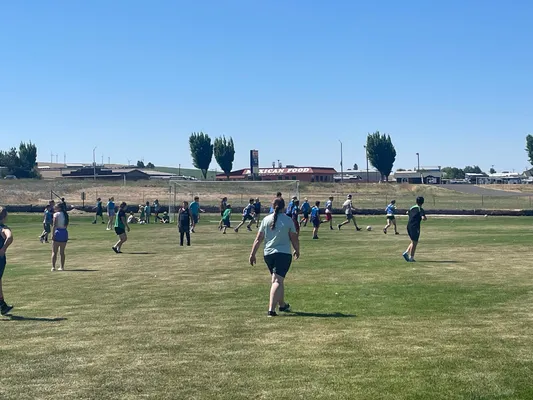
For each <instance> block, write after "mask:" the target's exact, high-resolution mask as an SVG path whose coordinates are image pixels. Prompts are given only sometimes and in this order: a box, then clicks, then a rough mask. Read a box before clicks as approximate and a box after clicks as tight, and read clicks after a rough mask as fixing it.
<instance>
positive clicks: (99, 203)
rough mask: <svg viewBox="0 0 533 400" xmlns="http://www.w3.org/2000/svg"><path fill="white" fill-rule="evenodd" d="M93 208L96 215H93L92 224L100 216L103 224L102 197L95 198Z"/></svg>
mask: <svg viewBox="0 0 533 400" xmlns="http://www.w3.org/2000/svg"><path fill="white" fill-rule="evenodd" d="M95 210H96V215H95V216H94V221H93V224H96V222H97V220H98V217H100V219H101V220H102V224H105V222H104V207H103V206H102V199H101V198H100V197H98V198H97V199H96V207H95Z"/></svg>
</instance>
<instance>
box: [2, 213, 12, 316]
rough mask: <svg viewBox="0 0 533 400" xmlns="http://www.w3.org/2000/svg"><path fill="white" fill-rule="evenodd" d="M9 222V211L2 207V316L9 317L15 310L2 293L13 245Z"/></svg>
mask: <svg viewBox="0 0 533 400" xmlns="http://www.w3.org/2000/svg"><path fill="white" fill-rule="evenodd" d="M6 221H7V210H6V209H5V208H4V207H0V314H2V315H7V314H9V312H10V311H11V310H12V309H13V306H10V305H8V304H7V303H6V302H5V300H4V292H3V291H2V277H3V275H4V271H5V269H6V263H7V259H6V251H7V248H8V247H9V246H11V243H13V234H12V233H11V229H9V228H8V227H7V226H6V225H5V223H6Z"/></svg>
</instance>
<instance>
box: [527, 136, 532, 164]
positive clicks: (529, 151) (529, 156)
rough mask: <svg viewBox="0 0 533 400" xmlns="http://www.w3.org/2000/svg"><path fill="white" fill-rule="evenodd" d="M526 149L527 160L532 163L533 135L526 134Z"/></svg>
mask: <svg viewBox="0 0 533 400" xmlns="http://www.w3.org/2000/svg"><path fill="white" fill-rule="evenodd" d="M526 151H527V155H528V158H529V162H530V163H531V165H533V136H532V135H527V136H526Z"/></svg>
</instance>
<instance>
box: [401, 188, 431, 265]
mask: <svg viewBox="0 0 533 400" xmlns="http://www.w3.org/2000/svg"><path fill="white" fill-rule="evenodd" d="M422 205H424V198H423V197H417V198H416V204H415V205H414V206H413V207H411V208H410V209H409V211H408V212H407V214H408V215H409V222H408V223H407V233H408V234H409V238H410V239H411V243H410V244H409V247H407V250H406V251H405V252H404V253H403V258H404V259H405V261H407V262H415V252H416V246H417V245H418V240H419V239H420V225H421V222H422V221H426V220H427V218H426V212H425V211H424V209H423V208H422Z"/></svg>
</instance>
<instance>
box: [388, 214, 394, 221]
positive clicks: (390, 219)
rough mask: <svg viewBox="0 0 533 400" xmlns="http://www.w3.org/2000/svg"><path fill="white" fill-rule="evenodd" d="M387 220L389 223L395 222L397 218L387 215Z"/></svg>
mask: <svg viewBox="0 0 533 400" xmlns="http://www.w3.org/2000/svg"><path fill="white" fill-rule="evenodd" d="M387 219H388V220H389V221H394V220H395V219H396V217H395V216H394V215H387Z"/></svg>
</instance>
